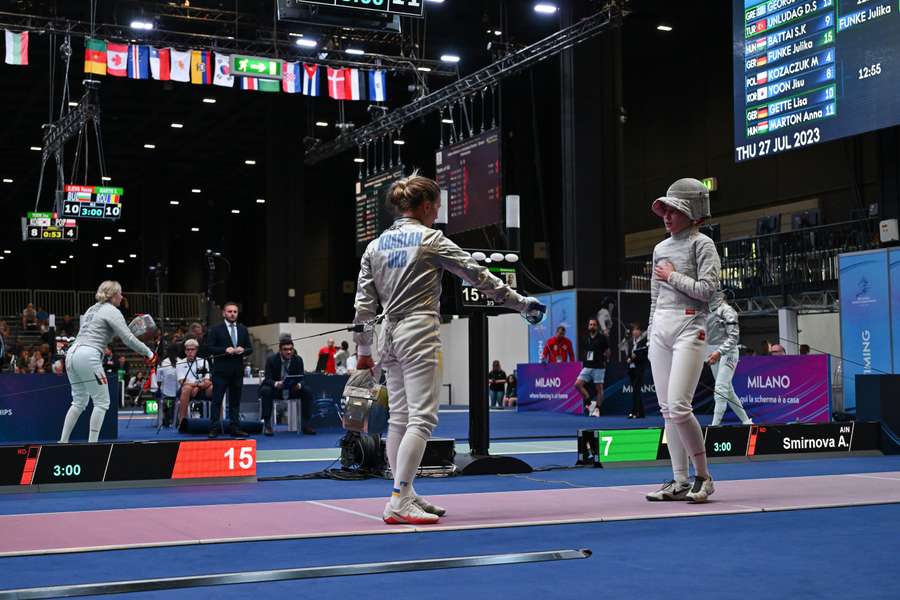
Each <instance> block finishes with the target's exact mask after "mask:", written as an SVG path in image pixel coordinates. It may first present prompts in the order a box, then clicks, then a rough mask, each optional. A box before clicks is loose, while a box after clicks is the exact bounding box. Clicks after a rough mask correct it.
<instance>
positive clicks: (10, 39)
mask: <svg viewBox="0 0 900 600" xmlns="http://www.w3.org/2000/svg"><path fill="white" fill-rule="evenodd" d="M6 64H8V65H27V64H28V32H27V31H23V32H22V33H13V32H12V31H9V30H7V32H6Z"/></svg>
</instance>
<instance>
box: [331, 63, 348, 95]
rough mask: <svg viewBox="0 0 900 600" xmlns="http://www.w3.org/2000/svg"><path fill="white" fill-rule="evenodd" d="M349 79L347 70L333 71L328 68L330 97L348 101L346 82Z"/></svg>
mask: <svg viewBox="0 0 900 600" xmlns="http://www.w3.org/2000/svg"><path fill="white" fill-rule="evenodd" d="M346 78H347V70H346V69H332V68H331V67H328V96H329V97H331V98H334V99H335V100H347V87H346V85H344V82H345V81H346Z"/></svg>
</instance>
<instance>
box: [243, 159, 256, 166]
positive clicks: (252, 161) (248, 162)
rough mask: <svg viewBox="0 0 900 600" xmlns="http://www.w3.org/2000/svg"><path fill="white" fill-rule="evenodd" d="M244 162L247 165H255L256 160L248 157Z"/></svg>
mask: <svg viewBox="0 0 900 600" xmlns="http://www.w3.org/2000/svg"><path fill="white" fill-rule="evenodd" d="M244 164H245V165H255V164H256V161H255V160H253V159H251V158H248V159H247V160H245V161H244Z"/></svg>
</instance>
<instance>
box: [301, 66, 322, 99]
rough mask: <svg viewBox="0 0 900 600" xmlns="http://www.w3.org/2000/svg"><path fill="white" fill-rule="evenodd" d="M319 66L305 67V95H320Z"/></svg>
mask: <svg viewBox="0 0 900 600" xmlns="http://www.w3.org/2000/svg"><path fill="white" fill-rule="evenodd" d="M319 73H321V70H320V69H319V65H307V64H305V63H304V65H303V95H304V96H318V95H319Z"/></svg>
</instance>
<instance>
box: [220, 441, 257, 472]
mask: <svg viewBox="0 0 900 600" xmlns="http://www.w3.org/2000/svg"><path fill="white" fill-rule="evenodd" d="M225 458H227V459H228V470H229V471H234V448H229V449H228V450H226V451H225ZM237 466H238V467H239V468H240V469H241V470H242V471H246V470H247V469H250V468H251V467H252V466H253V448H251V447H249V446H244V447H243V448H241V452H240V454H239V455H238V463H237Z"/></svg>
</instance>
